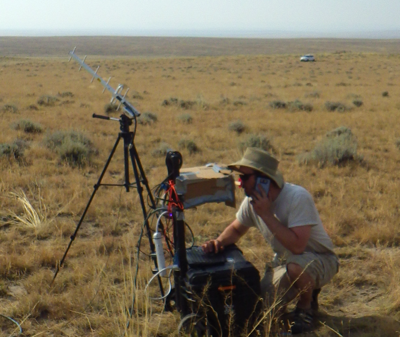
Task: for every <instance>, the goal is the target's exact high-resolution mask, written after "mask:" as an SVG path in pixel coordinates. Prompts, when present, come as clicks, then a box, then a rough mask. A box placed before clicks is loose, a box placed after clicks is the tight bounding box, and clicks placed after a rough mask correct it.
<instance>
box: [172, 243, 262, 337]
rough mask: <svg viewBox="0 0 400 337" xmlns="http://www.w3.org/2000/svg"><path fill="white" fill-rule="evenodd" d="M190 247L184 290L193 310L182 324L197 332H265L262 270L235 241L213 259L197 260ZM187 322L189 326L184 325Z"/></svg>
mask: <svg viewBox="0 0 400 337" xmlns="http://www.w3.org/2000/svg"><path fill="white" fill-rule="evenodd" d="M194 252H195V251H194V250H193V248H192V249H188V250H187V257H188V262H189V268H188V271H187V273H186V275H185V277H184V280H183V284H182V291H183V292H184V293H185V294H184V297H185V298H186V300H187V302H188V306H189V308H188V309H189V310H188V311H189V312H191V314H189V315H187V316H185V317H183V319H182V321H181V323H182V324H180V327H181V329H183V330H186V333H189V334H190V333H194V330H195V331H196V332H197V336H221V337H225V336H234V337H238V336H263V335H264V334H263V331H262V329H261V325H260V326H257V322H259V321H260V320H261V319H262V314H263V311H262V310H263V304H262V298H261V289H260V274H259V272H258V270H257V269H256V268H255V267H254V266H253V265H252V264H251V263H250V262H248V261H247V260H246V259H245V258H244V256H243V254H242V252H241V251H240V249H239V248H238V247H237V246H236V245H230V246H226V247H225V248H224V250H223V251H222V252H221V253H218V254H216V255H215V256H214V257H213V260H214V262H212V261H205V262H207V263H201V264H197V262H196V263H193V262H192V264H191V261H196V260H195V259H194V257H192V255H193V254H194ZM185 325H186V326H185Z"/></svg>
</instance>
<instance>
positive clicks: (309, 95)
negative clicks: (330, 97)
mask: <svg viewBox="0 0 400 337" xmlns="http://www.w3.org/2000/svg"><path fill="white" fill-rule="evenodd" d="M320 96H321V93H320V92H319V91H313V92H309V93H306V94H305V95H304V97H312V98H319V97H320Z"/></svg>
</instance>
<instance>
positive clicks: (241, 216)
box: [202, 148, 339, 334]
mask: <svg viewBox="0 0 400 337" xmlns="http://www.w3.org/2000/svg"><path fill="white" fill-rule="evenodd" d="M278 163H279V162H278V161H277V160H276V159H275V158H274V157H272V156H271V155H270V154H269V153H268V152H266V151H263V150H261V149H258V148H248V149H247V150H246V152H245V153H244V155H243V158H242V159H241V160H240V161H238V162H235V163H233V164H231V165H228V167H229V168H230V169H232V170H234V171H238V172H239V173H240V176H239V177H240V181H241V187H242V188H244V192H245V194H246V197H245V199H244V200H243V202H242V204H241V206H240V209H239V211H238V212H237V214H236V219H235V220H234V221H233V222H232V223H231V224H230V225H229V226H228V227H227V228H225V230H224V231H223V232H222V233H221V234H220V235H219V236H218V238H217V239H215V240H210V241H208V242H206V243H204V244H203V245H202V247H203V250H204V251H205V252H216V253H218V252H219V251H221V250H222V249H223V248H224V246H227V245H230V244H233V243H236V242H237V241H238V240H239V239H240V238H241V237H242V236H243V235H244V234H245V233H246V232H247V231H248V230H249V228H250V227H257V228H258V229H259V231H260V232H261V234H262V235H263V237H264V238H265V240H266V241H267V242H268V243H269V244H270V245H271V247H272V249H273V250H274V252H275V253H276V259H275V260H279V261H280V263H281V264H282V266H283V267H282V268H284V269H283V272H282V273H281V275H275V279H278V280H277V281H276V286H277V287H278V289H277V293H278V296H279V294H284V295H283V298H282V300H283V304H286V303H288V302H290V301H292V300H293V299H295V298H298V302H297V305H296V310H295V311H294V312H293V315H292V317H293V319H292V326H291V330H292V333H293V334H296V333H302V332H306V331H310V330H312V328H313V314H314V313H315V311H316V310H317V309H318V302H317V296H318V293H319V291H320V289H321V287H323V286H324V285H325V284H327V283H328V282H329V281H330V280H331V279H332V278H333V276H334V275H335V274H336V273H337V272H338V270H339V261H338V258H337V256H336V255H335V253H334V250H333V243H332V241H331V239H330V238H329V236H328V234H327V233H326V231H325V229H324V227H323V225H322V222H321V219H320V217H319V214H318V211H317V209H316V207H315V204H314V201H313V199H312V196H311V195H310V193H309V192H308V191H307V190H306V189H304V188H303V187H301V186H298V185H294V184H290V183H287V182H284V180H283V176H282V174H281V173H280V172H279V171H278ZM260 179H261V180H260ZM259 181H263V182H266V183H267V184H265V185H266V186H268V185H269V187H268V188H266V189H264V188H263V186H262V185H261V184H259V183H257V182H259ZM268 265H270V264H267V266H268ZM272 285H273V271H272V268H271V267H269V268H268V267H267V270H266V273H265V276H264V277H263V278H262V280H261V290H262V292H263V294H264V296H265V297H266V298H267V299H268V298H269V300H270V301H271V296H273V294H275V290H274V287H272Z"/></svg>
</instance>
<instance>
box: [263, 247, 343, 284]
mask: <svg viewBox="0 0 400 337" xmlns="http://www.w3.org/2000/svg"><path fill="white" fill-rule="evenodd" d="M289 263H295V264H298V265H299V266H301V267H302V268H303V270H304V272H306V273H307V274H309V275H310V276H311V277H312V278H313V279H314V281H315V288H316V289H318V288H322V287H323V286H324V285H326V284H327V283H329V282H330V281H331V280H332V278H333V276H335V275H336V274H337V272H338V271H339V260H338V258H337V256H336V255H335V254H318V253H313V252H304V253H303V254H300V255H291V256H290V257H289V258H288V259H287V260H286V265H287V264H289ZM286 265H283V266H278V267H276V268H271V267H270V266H269V264H267V267H266V270H265V275H264V277H263V278H262V280H261V291H262V292H271V288H275V287H276V286H277V285H278V284H279V282H280V280H281V279H282V277H286Z"/></svg>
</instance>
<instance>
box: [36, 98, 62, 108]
mask: <svg viewBox="0 0 400 337" xmlns="http://www.w3.org/2000/svg"><path fill="white" fill-rule="evenodd" d="M58 101H59V99H58V98H57V97H55V96H49V95H43V96H40V97H39V99H38V100H37V104H39V105H42V106H54V105H56V102H58Z"/></svg>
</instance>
